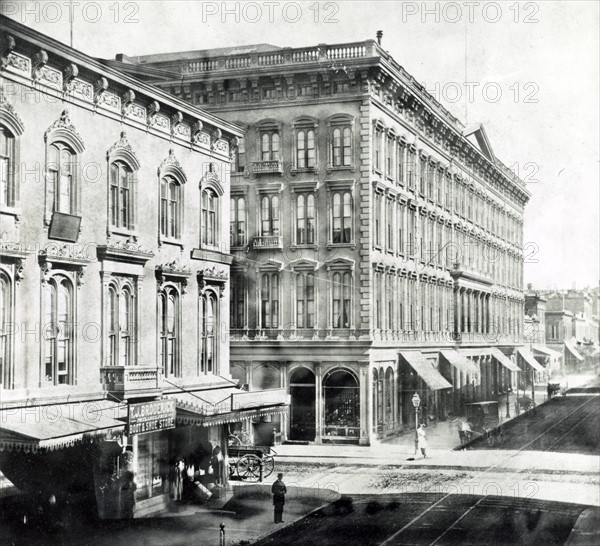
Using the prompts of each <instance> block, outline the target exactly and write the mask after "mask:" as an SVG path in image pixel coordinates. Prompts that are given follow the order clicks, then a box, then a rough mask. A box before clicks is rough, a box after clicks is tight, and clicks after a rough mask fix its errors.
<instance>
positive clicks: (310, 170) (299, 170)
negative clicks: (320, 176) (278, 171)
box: [290, 166, 317, 174]
mask: <svg viewBox="0 0 600 546" xmlns="http://www.w3.org/2000/svg"><path fill="white" fill-rule="evenodd" d="M315 172H317V167H316V166H315V167H294V168H292V169H291V170H290V173H291V174H300V173H315Z"/></svg>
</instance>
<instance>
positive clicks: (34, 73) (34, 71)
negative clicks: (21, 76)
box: [31, 49, 48, 82]
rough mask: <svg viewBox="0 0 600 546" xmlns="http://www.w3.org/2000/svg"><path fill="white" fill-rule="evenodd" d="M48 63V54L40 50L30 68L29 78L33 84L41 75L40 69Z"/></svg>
mask: <svg viewBox="0 0 600 546" xmlns="http://www.w3.org/2000/svg"><path fill="white" fill-rule="evenodd" d="M47 63H48V53H46V51H44V50H43V49H40V50H39V51H38V52H37V53H36V54H35V56H34V57H33V66H32V68H31V78H32V79H33V81H34V82H36V81H38V80H39V78H40V75H41V69H42V68H43V67H44V66H46V64H47Z"/></svg>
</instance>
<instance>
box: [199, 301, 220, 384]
mask: <svg viewBox="0 0 600 546" xmlns="http://www.w3.org/2000/svg"><path fill="white" fill-rule="evenodd" d="M218 320H219V319H218V299H217V297H216V296H215V294H213V293H212V292H207V293H205V294H203V295H202V296H201V298H200V373H203V374H208V373H216V369H215V364H216V362H217V357H216V355H217V339H218V335H217V324H218Z"/></svg>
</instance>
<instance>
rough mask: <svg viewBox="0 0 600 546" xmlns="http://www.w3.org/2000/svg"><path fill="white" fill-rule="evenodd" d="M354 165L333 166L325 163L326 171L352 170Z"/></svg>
mask: <svg viewBox="0 0 600 546" xmlns="http://www.w3.org/2000/svg"><path fill="white" fill-rule="evenodd" d="M354 170H355V168H354V165H338V166H337V167H334V166H333V165H327V173H332V172H335V171H352V172H354Z"/></svg>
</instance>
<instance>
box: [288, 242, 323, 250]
mask: <svg viewBox="0 0 600 546" xmlns="http://www.w3.org/2000/svg"><path fill="white" fill-rule="evenodd" d="M290 249H291V250H301V249H311V250H319V245H318V244H316V243H294V244H292V245H291V246H290Z"/></svg>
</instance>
